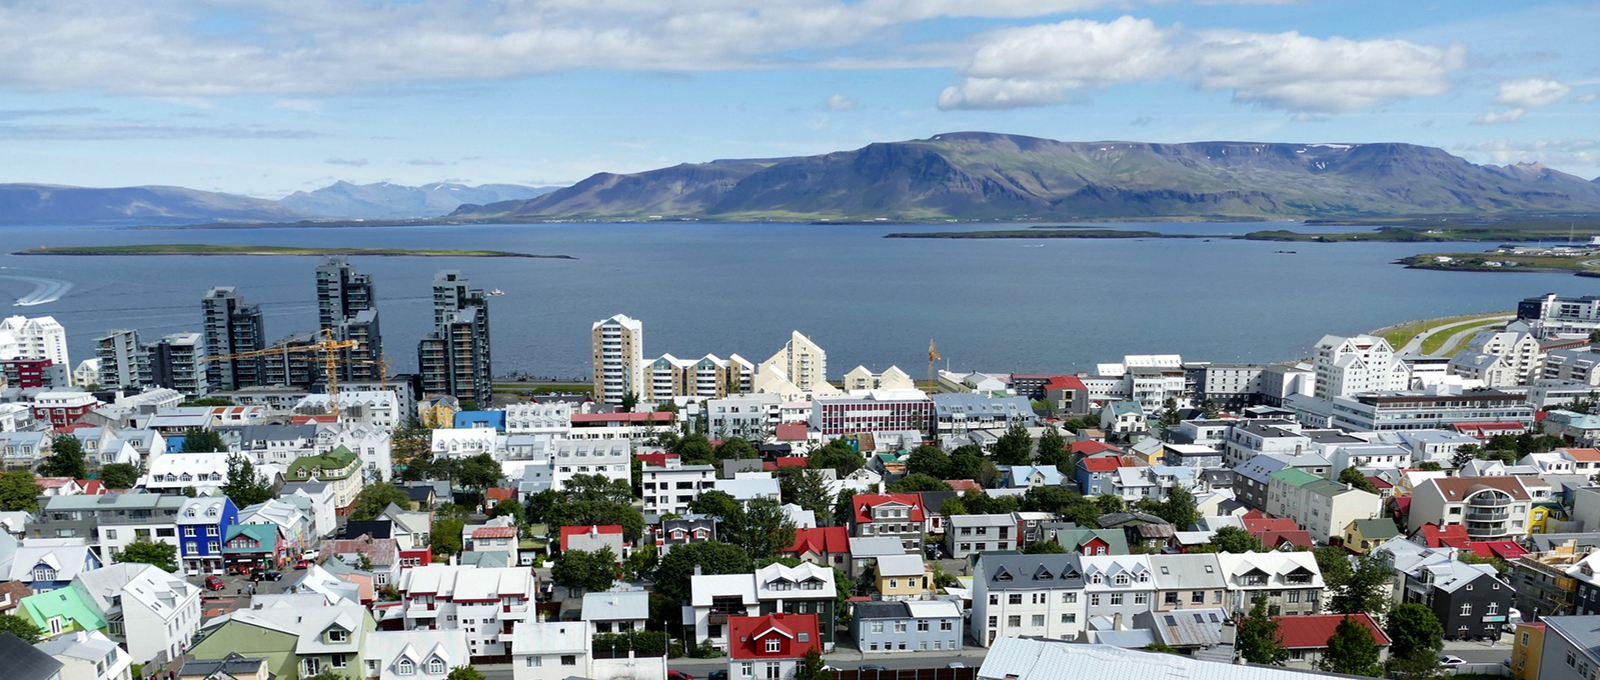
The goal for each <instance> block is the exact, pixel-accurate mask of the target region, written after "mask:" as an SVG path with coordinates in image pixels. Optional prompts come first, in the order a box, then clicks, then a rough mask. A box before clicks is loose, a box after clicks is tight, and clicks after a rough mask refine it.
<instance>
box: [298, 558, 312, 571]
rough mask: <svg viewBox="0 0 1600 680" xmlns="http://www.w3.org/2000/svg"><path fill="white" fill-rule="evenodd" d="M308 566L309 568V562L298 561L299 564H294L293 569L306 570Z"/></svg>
mask: <svg viewBox="0 0 1600 680" xmlns="http://www.w3.org/2000/svg"><path fill="white" fill-rule="evenodd" d="M310 566H311V561H310V560H300V561H299V562H295V563H294V568H296V569H306V568H308V567H310Z"/></svg>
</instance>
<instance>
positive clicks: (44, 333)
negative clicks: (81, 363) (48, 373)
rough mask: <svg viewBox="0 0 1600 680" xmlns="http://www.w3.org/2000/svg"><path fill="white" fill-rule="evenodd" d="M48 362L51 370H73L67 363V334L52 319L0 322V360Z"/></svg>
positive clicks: (17, 319)
mask: <svg viewBox="0 0 1600 680" xmlns="http://www.w3.org/2000/svg"><path fill="white" fill-rule="evenodd" d="M5 359H28V360H37V359H48V360H50V364H51V365H52V366H65V367H67V370H71V369H72V364H71V363H70V362H68V361H67V331H66V329H64V328H62V327H61V324H60V323H58V322H57V321H56V319H55V317H52V316H36V317H26V316H13V317H8V318H6V319H4V320H0V360H5Z"/></svg>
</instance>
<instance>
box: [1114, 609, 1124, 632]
mask: <svg viewBox="0 0 1600 680" xmlns="http://www.w3.org/2000/svg"><path fill="white" fill-rule="evenodd" d="M1111 630H1125V629H1124V628H1123V627H1122V612H1117V613H1115V614H1112V615H1111Z"/></svg>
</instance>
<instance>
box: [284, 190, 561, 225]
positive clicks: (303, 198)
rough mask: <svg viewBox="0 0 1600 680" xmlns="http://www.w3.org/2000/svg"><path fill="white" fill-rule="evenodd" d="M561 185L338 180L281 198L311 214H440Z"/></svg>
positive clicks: (378, 216)
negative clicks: (413, 183)
mask: <svg viewBox="0 0 1600 680" xmlns="http://www.w3.org/2000/svg"><path fill="white" fill-rule="evenodd" d="M557 188H558V187H525V186H520V185H516V184H484V185H481V186H476V187H472V186H467V185H465V184H450V183H442V184H428V185H424V186H417V187H408V186H403V185H400V184H390V183H388V182H380V183H378V184H351V183H349V182H336V183H334V184H332V185H329V186H325V187H323V188H321V189H317V190H316V191H297V192H295V193H293V194H290V195H288V196H285V197H284V198H283V199H281V200H279V201H278V202H279V203H282V204H283V205H284V206H286V207H288V208H291V209H294V210H297V211H300V212H303V213H309V214H312V215H320V216H324V217H348V218H363V219H395V218H408V217H438V216H440V215H448V214H450V211H452V210H455V209H456V208H458V207H460V206H461V205H462V204H465V203H495V202H501V201H521V200H526V199H530V198H534V197H536V196H541V195H543V194H547V193H549V192H551V191H555V190H556V189H557Z"/></svg>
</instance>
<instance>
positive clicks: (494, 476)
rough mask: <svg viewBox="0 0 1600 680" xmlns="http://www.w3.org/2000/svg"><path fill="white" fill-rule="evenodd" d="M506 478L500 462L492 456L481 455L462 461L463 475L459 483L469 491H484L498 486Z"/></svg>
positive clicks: (459, 478)
mask: <svg viewBox="0 0 1600 680" xmlns="http://www.w3.org/2000/svg"><path fill="white" fill-rule="evenodd" d="M505 476H506V475H505V471H504V470H503V469H502V468H501V467H500V461H497V460H495V459H494V456H492V455H489V454H487V453H480V454H478V455H476V456H471V457H469V458H466V459H463V460H462V461H461V475H460V476H459V477H458V478H457V481H460V482H461V485H462V486H465V487H467V488H469V489H477V490H478V491H483V490H484V489H488V488H492V487H494V486H496V485H498V484H499V483H500V480H502V479H505Z"/></svg>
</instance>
